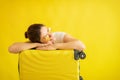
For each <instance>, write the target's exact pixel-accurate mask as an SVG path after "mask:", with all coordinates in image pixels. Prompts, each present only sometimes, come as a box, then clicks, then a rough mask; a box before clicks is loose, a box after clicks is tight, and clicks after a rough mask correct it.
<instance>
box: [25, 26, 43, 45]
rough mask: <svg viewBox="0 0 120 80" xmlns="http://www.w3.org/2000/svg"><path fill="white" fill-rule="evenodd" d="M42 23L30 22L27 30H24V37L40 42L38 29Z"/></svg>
mask: <svg viewBox="0 0 120 80" xmlns="http://www.w3.org/2000/svg"><path fill="white" fill-rule="evenodd" d="M43 26H44V25H43V24H32V25H30V26H29V28H28V30H27V31H26V32H25V38H29V40H30V41H31V42H39V43H40V34H41V33H40V29H41V27H43Z"/></svg>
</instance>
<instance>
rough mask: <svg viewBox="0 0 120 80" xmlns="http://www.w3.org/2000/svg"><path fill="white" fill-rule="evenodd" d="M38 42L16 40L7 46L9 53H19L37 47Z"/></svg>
mask: <svg viewBox="0 0 120 80" xmlns="http://www.w3.org/2000/svg"><path fill="white" fill-rule="evenodd" d="M38 44H39V43H24V42H18V43H14V44H13V45H11V46H10V47H9V48H8V51H9V52H10V53H19V52H21V51H23V50H27V49H31V48H34V47H37V45H38Z"/></svg>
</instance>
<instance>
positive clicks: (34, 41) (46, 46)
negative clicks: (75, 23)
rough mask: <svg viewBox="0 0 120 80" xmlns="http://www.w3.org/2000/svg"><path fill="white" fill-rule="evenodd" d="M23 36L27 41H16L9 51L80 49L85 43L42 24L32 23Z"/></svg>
mask: <svg viewBox="0 0 120 80" xmlns="http://www.w3.org/2000/svg"><path fill="white" fill-rule="evenodd" d="M25 37H26V38H28V39H29V42H16V43H14V44H12V45H11V46H10V47H9V49H8V50H9V52H11V53H19V52H21V51H23V50H28V49H32V48H35V49H38V50H56V49H76V50H79V51H82V50H84V49H85V45H84V44H83V43H82V42H81V41H80V40H77V39H75V38H73V37H72V36H70V35H69V34H67V33H65V32H54V33H50V29H49V28H47V27H46V26H45V25H43V24H32V25H30V26H29V28H28V30H27V32H25Z"/></svg>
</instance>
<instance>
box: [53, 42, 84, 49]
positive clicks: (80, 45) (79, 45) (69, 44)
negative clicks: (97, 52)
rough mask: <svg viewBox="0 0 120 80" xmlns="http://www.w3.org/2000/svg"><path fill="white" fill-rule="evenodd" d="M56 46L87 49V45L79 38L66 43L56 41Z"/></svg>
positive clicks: (59, 47)
mask: <svg viewBox="0 0 120 80" xmlns="http://www.w3.org/2000/svg"><path fill="white" fill-rule="evenodd" d="M55 47H56V48H57V49H76V50H79V51H82V50H84V49H85V45H84V44H83V43H82V42H80V41H79V40H76V41H72V42H66V43H56V44H55Z"/></svg>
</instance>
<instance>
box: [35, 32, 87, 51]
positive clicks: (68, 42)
mask: <svg viewBox="0 0 120 80" xmlns="http://www.w3.org/2000/svg"><path fill="white" fill-rule="evenodd" d="M36 49H40V50H55V49H76V50H79V51H82V50H84V49H85V45H84V44H83V43H82V42H81V41H80V40H77V39H75V38H73V37H72V36H70V35H68V34H66V35H65V36H64V40H63V43H55V44H52V45H48V46H44V47H37V48H36Z"/></svg>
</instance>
